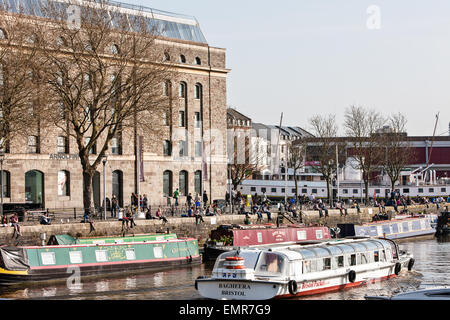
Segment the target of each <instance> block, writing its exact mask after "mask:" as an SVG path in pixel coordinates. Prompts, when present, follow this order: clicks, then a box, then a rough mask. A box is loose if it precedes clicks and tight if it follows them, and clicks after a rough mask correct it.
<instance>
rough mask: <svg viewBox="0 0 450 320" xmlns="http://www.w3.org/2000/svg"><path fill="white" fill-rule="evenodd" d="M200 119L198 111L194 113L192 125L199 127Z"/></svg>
mask: <svg viewBox="0 0 450 320" xmlns="http://www.w3.org/2000/svg"><path fill="white" fill-rule="evenodd" d="M201 123H202V122H201V119H200V112H195V113H194V127H195V128H200V127H201Z"/></svg>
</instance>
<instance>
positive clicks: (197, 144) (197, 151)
mask: <svg viewBox="0 0 450 320" xmlns="http://www.w3.org/2000/svg"><path fill="white" fill-rule="evenodd" d="M195 156H196V157H201V156H202V142H201V141H195Z"/></svg>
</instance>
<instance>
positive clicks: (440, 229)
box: [436, 211, 450, 237]
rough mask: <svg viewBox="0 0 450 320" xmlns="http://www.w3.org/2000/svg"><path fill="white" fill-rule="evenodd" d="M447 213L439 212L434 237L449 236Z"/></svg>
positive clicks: (449, 225)
mask: <svg viewBox="0 0 450 320" xmlns="http://www.w3.org/2000/svg"><path fill="white" fill-rule="evenodd" d="M449 215H450V212H449V211H443V212H441V214H440V216H439V217H438V222H437V227H436V236H438V237H439V236H448V235H450V220H449Z"/></svg>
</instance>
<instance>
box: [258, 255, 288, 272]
mask: <svg viewBox="0 0 450 320" xmlns="http://www.w3.org/2000/svg"><path fill="white" fill-rule="evenodd" d="M284 266H285V262H284V258H283V257H282V256H281V255H279V254H276V253H272V252H263V253H262V255H261V257H260V258H259V262H258V266H257V269H256V271H260V272H267V273H282V272H283V271H284Z"/></svg>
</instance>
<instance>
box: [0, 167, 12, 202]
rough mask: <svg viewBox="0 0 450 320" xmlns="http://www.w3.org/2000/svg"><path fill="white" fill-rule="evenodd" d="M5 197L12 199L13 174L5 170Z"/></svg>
mask: <svg viewBox="0 0 450 320" xmlns="http://www.w3.org/2000/svg"><path fill="white" fill-rule="evenodd" d="M2 174H3V197H5V198H9V197H11V174H10V173H9V171H5V170H3V172H2Z"/></svg>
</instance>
